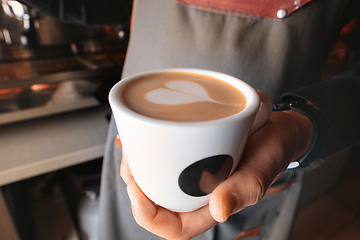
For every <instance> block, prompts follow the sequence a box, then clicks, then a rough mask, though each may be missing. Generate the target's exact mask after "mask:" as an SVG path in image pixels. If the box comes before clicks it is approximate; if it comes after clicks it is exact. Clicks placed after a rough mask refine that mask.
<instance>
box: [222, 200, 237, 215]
mask: <svg viewBox="0 0 360 240" xmlns="http://www.w3.org/2000/svg"><path fill="white" fill-rule="evenodd" d="M237 209H238V201H237V198H236V196H235V195H234V194H229V195H227V196H225V197H224V200H223V219H224V221H226V220H227V219H228V218H229V217H230V216H231V215H232V214H233V213H235V212H236V211H237Z"/></svg>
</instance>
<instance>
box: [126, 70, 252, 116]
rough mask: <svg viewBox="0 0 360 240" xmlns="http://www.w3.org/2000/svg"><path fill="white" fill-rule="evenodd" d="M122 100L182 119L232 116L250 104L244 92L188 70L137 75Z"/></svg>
mask: <svg viewBox="0 0 360 240" xmlns="http://www.w3.org/2000/svg"><path fill="white" fill-rule="evenodd" d="M121 101H122V102H123V103H124V105H126V106H127V107H128V108H129V109H131V110H133V111H134V112H137V113H139V114H142V115H145V116H148V117H151V118H156V119H162V120H167V121H179V122H199V121H209V120H215V119H220V118H224V117H229V116H231V115H234V114H236V113H238V112H241V111H242V110H243V109H244V108H245V106H246V98H245V96H244V94H243V93H242V92H241V91H240V90H239V89H238V88H236V87H234V86H232V85H231V84H229V83H226V82H224V81H221V80H219V79H217V78H215V77H212V76H207V75H202V74H197V73H187V72H162V73H156V74H151V75H146V76H142V77H139V78H137V79H136V80H135V81H132V82H131V83H129V84H128V85H127V86H126V87H125V89H124V91H123V92H122V96H121Z"/></svg>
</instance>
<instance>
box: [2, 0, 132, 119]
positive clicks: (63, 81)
mask: <svg viewBox="0 0 360 240" xmlns="http://www.w3.org/2000/svg"><path fill="white" fill-rule="evenodd" d="M0 4H1V5H0V125H1V124H7V123H12V122H17V121H23V120H27V119H31V118H37V117H42V116H47V115H51V114H57V113H62V112H66V111H73V110H77V109H83V108H88V107H93V106H97V105H100V104H105V103H106V102H107V94H108V91H109V89H110V88H111V87H112V85H113V84H114V83H116V82H117V81H119V79H120V75H121V70H122V66H123V62H124V58H125V52H126V48H127V43H128V34H129V33H128V27H127V25H126V24H124V25H122V26H121V25H119V26H117V27H108V26H105V27H104V26H86V25H79V24H71V23H65V22H61V21H58V20H56V19H53V18H50V17H48V16H46V15H43V14H41V13H39V12H37V11H35V10H34V9H31V8H30V7H28V6H26V5H24V4H22V3H20V2H18V1H10V0H0Z"/></svg>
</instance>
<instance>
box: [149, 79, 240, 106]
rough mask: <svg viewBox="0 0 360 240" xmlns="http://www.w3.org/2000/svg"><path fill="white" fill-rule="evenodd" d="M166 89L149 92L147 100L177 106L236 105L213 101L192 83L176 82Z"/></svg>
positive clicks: (166, 85) (170, 83)
mask: <svg viewBox="0 0 360 240" xmlns="http://www.w3.org/2000/svg"><path fill="white" fill-rule="evenodd" d="M164 85H165V87H166V88H157V89H154V90H152V91H150V92H148V93H147V94H146V96H145V98H146V99H147V100H148V101H150V102H152V103H156V104H163V105H177V104H185V103H194V102H213V103H219V104H225V105H234V106H237V104H236V103H234V104H229V103H223V102H219V101H216V100H214V99H212V98H211V97H210V96H209V95H208V93H207V92H206V90H205V89H204V88H203V87H202V86H201V85H200V84H198V83H196V82H192V81H182V80H174V81H171V82H167V83H165V84H164Z"/></svg>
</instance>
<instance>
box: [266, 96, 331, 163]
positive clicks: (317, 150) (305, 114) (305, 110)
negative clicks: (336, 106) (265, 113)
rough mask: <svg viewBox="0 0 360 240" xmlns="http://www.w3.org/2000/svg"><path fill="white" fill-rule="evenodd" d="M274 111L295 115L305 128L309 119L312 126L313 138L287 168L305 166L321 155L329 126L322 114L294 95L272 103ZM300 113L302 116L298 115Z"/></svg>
mask: <svg viewBox="0 0 360 240" xmlns="http://www.w3.org/2000/svg"><path fill="white" fill-rule="evenodd" d="M273 110H274V111H284V112H287V113H288V114H292V115H297V119H298V120H299V123H300V124H301V125H302V126H304V127H305V129H307V128H308V127H309V121H311V123H312V126H313V138H312V141H311V143H310V145H309V147H308V148H307V150H306V151H305V152H304V153H303V155H302V156H300V157H299V158H298V159H297V160H296V161H294V162H291V163H290V164H289V166H288V169H294V168H297V167H305V166H307V165H308V164H309V163H310V162H312V161H314V160H316V159H318V158H319V157H320V156H321V153H322V151H323V148H324V146H325V145H326V142H327V141H328V138H329V134H330V127H329V124H328V121H327V119H326V117H325V116H324V114H323V113H322V112H321V111H320V110H319V109H318V108H316V106H314V105H313V104H311V103H310V102H307V101H305V100H304V99H302V98H299V97H295V96H285V97H283V98H282V101H281V102H278V103H276V104H275V105H274V108H273ZM301 115H302V117H300V116H301Z"/></svg>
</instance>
